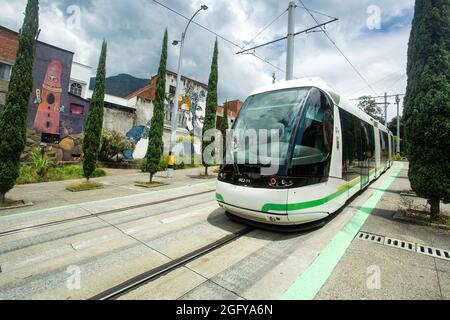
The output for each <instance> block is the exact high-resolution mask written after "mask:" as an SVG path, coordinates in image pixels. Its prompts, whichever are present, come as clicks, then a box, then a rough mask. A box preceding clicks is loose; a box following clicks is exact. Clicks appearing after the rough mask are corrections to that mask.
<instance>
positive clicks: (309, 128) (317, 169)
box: [292, 88, 334, 177]
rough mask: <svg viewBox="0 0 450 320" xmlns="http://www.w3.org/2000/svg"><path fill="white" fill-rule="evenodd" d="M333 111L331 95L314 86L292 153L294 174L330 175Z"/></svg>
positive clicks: (306, 104)
mask: <svg viewBox="0 0 450 320" xmlns="http://www.w3.org/2000/svg"><path fill="white" fill-rule="evenodd" d="M333 135H334V113H333V107H332V104H331V103H330V100H329V99H328V97H327V96H326V95H325V94H324V93H322V92H321V91H320V90H318V89H315V88H313V89H311V91H310V93H309V96H308V99H307V101H306V103H305V107H304V111H303V116H302V118H301V120H300V123H299V127H298V130H297V135H296V139H295V144H294V150H293V155H292V166H293V174H294V176H320V177H326V176H328V172H327V169H329V162H330V161H329V160H330V158H331V156H330V155H331V152H332V148H333Z"/></svg>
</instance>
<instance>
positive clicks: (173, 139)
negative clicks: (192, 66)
mask: <svg viewBox="0 0 450 320" xmlns="http://www.w3.org/2000/svg"><path fill="white" fill-rule="evenodd" d="M206 10H208V6H206V5H202V6H201V7H200V9H198V10H197V12H196V13H194V15H193V16H192V18H191V20H189V22H188V24H187V26H186V29H185V30H184V32H183V34H182V36H181V40H175V41H174V42H173V43H172V44H173V45H174V46H177V45H179V44H180V56H179V60H178V72H177V88H176V92H175V105H174V107H173V111H172V136H171V139H170V151H171V152H172V153H173V149H174V148H175V144H176V140H177V129H178V108H179V98H180V87H181V73H182V69H183V51H184V42H185V40H186V33H187V31H188V28H189V26H190V24H191V22H192V21H193V20H194V18H195V16H197V14H199V13H200V12H201V11H206Z"/></svg>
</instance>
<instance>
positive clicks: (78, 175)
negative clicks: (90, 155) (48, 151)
mask: <svg viewBox="0 0 450 320" xmlns="http://www.w3.org/2000/svg"><path fill="white" fill-rule="evenodd" d="M104 176H106V171H105V170H103V169H100V168H97V169H96V170H95V172H94V174H93V176H92V178H100V177H104ZM82 178H84V176H83V168H82V167H81V166H53V167H49V168H48V170H47V172H46V174H45V175H39V174H38V173H37V172H36V170H35V168H34V167H32V166H22V167H21V168H20V176H19V178H18V179H17V184H19V185H21V184H31V183H40V182H54V181H64V180H74V179H82Z"/></svg>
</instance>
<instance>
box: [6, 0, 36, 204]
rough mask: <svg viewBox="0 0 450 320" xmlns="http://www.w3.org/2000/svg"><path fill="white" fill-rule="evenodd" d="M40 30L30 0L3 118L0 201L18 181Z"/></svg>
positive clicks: (21, 31) (33, 5) (32, 2)
mask: <svg viewBox="0 0 450 320" xmlns="http://www.w3.org/2000/svg"><path fill="white" fill-rule="evenodd" d="M38 29H39V1H38V0H28V3H27V7H26V9H25V19H24V21H23V25H22V28H21V29H20V32H19V48H18V50H17V56H16V62H15V64H14V67H13V70H12V74H11V81H10V83H9V91H8V94H7V96H6V101H5V107H4V109H3V112H2V113H1V115H0V201H1V203H4V202H5V195H6V193H7V192H8V191H10V190H11V189H12V188H13V187H14V185H15V183H16V180H17V178H18V177H19V171H20V156H21V154H22V152H23V150H24V148H25V144H26V135H27V133H26V130H27V114H28V100H29V98H30V95H31V92H32V90H33V62H34V55H35V51H36V37H37V34H38Z"/></svg>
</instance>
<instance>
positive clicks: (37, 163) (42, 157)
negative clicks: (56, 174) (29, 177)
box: [30, 147, 50, 177]
mask: <svg viewBox="0 0 450 320" xmlns="http://www.w3.org/2000/svg"><path fill="white" fill-rule="evenodd" d="M30 159H31V162H32V164H33V168H34V170H35V171H36V173H37V174H38V175H39V176H40V177H44V176H45V175H46V174H47V172H48V168H49V166H50V161H49V158H48V156H47V155H46V154H44V153H43V150H42V148H41V147H37V148H35V149H34V150H33V151H32V152H31V154H30Z"/></svg>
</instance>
